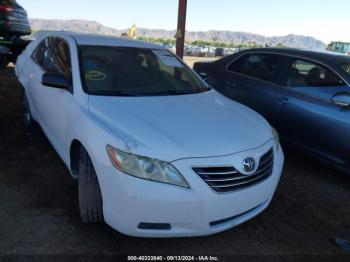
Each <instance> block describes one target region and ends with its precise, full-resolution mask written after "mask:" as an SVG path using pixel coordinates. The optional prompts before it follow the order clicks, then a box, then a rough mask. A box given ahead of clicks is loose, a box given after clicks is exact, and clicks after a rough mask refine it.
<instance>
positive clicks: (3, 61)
mask: <svg viewBox="0 0 350 262" xmlns="http://www.w3.org/2000/svg"><path fill="white" fill-rule="evenodd" d="M8 63H9V60H8V58H7V56H6V55H1V54H0V68H5V67H6V66H7V65H8Z"/></svg>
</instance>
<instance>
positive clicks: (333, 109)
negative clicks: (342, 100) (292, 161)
mask: <svg viewBox="0 0 350 262" xmlns="http://www.w3.org/2000/svg"><path fill="white" fill-rule="evenodd" d="M289 65H290V66H289V72H288V74H287V79H286V80H285V81H286V82H285V83H286V84H285V87H280V88H278V90H277V94H276V106H275V109H274V121H273V123H274V126H275V127H276V129H277V130H278V131H279V133H280V135H281V137H282V138H283V139H285V140H286V141H288V142H291V143H293V144H296V145H298V146H301V147H303V148H305V149H307V150H309V151H311V152H312V153H315V154H317V155H320V156H322V157H325V158H327V159H329V160H331V161H334V162H336V163H337V164H338V165H342V166H346V165H348V164H350V161H349V160H350V143H349V141H348V140H349V139H348V137H349V134H350V110H349V109H347V108H344V107H340V106H338V105H336V104H334V103H333V102H332V97H333V96H334V95H335V94H337V93H341V92H350V88H349V86H347V84H346V83H345V81H344V80H342V79H341V78H340V77H339V75H338V74H337V73H335V72H334V71H333V70H331V69H330V68H328V67H327V66H325V65H322V64H320V63H317V62H314V61H309V60H306V59H299V58H290V63H289Z"/></svg>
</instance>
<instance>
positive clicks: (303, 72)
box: [287, 59, 350, 100]
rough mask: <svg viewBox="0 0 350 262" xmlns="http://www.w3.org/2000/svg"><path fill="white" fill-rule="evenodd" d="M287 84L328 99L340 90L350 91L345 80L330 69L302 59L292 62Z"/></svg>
mask: <svg viewBox="0 0 350 262" xmlns="http://www.w3.org/2000/svg"><path fill="white" fill-rule="evenodd" d="M287 86H288V87H291V88H293V89H296V90H298V91H302V92H304V93H306V94H309V95H312V96H316V97H319V98H323V99H327V100H329V99H331V98H332V96H333V95H335V94H336V93H338V92H342V91H350V90H349V87H348V86H346V84H345V83H344V81H343V80H342V79H341V78H340V77H339V76H338V75H336V74H335V73H334V72H333V71H331V70H330V69H328V68H326V67H325V66H322V65H320V64H317V63H314V62H311V61H306V60H301V59H295V60H294V61H293V62H292V65H291V68H290V70H289V75H288V80H287Z"/></svg>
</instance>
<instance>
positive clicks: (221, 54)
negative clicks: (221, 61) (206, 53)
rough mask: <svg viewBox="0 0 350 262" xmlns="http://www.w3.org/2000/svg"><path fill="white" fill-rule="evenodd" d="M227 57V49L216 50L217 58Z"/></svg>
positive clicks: (219, 48)
mask: <svg viewBox="0 0 350 262" xmlns="http://www.w3.org/2000/svg"><path fill="white" fill-rule="evenodd" d="M224 56H225V48H222V47H218V48H216V49H215V57H224Z"/></svg>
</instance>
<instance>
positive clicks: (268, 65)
mask: <svg viewBox="0 0 350 262" xmlns="http://www.w3.org/2000/svg"><path fill="white" fill-rule="evenodd" d="M228 70H230V71H233V72H236V73H240V74H243V75H247V76H251V77H254V78H257V79H261V80H264V81H268V82H273V83H278V82H279V78H280V75H281V72H282V70H283V57H282V56H280V55H275V54H247V55H244V56H242V57H241V58H239V59H238V60H236V61H235V62H233V63H232V64H231V65H230V66H229V67H228Z"/></svg>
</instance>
